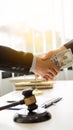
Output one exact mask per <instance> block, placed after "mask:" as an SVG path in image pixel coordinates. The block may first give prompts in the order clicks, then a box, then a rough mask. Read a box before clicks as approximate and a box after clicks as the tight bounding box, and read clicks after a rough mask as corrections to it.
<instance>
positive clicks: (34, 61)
mask: <svg viewBox="0 0 73 130" xmlns="http://www.w3.org/2000/svg"><path fill="white" fill-rule="evenodd" d="M35 66H36V56H34V57H33V61H32V65H31V68H30V72H33V71H34V69H35Z"/></svg>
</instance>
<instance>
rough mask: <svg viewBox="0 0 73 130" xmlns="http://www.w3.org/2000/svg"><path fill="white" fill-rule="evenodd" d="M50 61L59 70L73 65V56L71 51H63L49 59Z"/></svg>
mask: <svg viewBox="0 0 73 130" xmlns="http://www.w3.org/2000/svg"><path fill="white" fill-rule="evenodd" d="M51 60H52V61H53V62H54V63H55V64H56V65H57V66H58V67H60V68H61V69H64V68H67V67H70V66H72V65H73V54H72V51H71V49H67V50H64V51H62V52H60V53H58V54H56V55H55V56H53V57H52V58H51Z"/></svg>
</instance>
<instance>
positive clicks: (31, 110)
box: [0, 88, 51, 123]
mask: <svg viewBox="0 0 73 130" xmlns="http://www.w3.org/2000/svg"><path fill="white" fill-rule="evenodd" d="M32 92H33V89H32V88H29V89H26V90H24V91H22V95H24V98H23V99H22V100H20V101H17V102H14V103H11V104H9V105H5V106H2V107H0V111H1V110H4V109H7V108H9V107H13V106H17V105H22V104H25V105H26V106H27V107H28V108H27V109H28V113H27V114H26V113H25V112H24V113H23V114H22V113H16V114H15V116H14V121H15V122H18V123H36V122H42V121H46V120H49V119H51V114H50V113H49V112H47V111H45V109H44V111H42V110H41V109H42V108H41V109H40V110H39V111H36V110H37V108H38V105H37V104H36V98H35V95H34V94H33V93H32Z"/></svg>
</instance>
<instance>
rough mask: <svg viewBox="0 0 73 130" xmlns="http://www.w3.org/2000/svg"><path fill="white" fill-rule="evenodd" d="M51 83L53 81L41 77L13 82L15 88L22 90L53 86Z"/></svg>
mask: <svg viewBox="0 0 73 130" xmlns="http://www.w3.org/2000/svg"><path fill="white" fill-rule="evenodd" d="M53 84H54V81H44V80H41V79H25V80H23V81H20V82H15V83H14V85H15V89H16V90H23V89H26V88H33V89H34V88H36V89H51V88H53Z"/></svg>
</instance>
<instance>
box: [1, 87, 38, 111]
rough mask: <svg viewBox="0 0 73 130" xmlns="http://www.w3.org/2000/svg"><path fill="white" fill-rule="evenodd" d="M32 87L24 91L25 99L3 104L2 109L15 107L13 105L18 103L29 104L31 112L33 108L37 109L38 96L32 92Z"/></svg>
mask: <svg viewBox="0 0 73 130" xmlns="http://www.w3.org/2000/svg"><path fill="white" fill-rule="evenodd" d="M32 91H33V90H32V89H31V88H30V89H26V90H24V91H22V95H24V99H22V100H20V101H17V102H14V103H11V104H8V105H5V106H2V107H0V111H1V110H4V109H7V108H9V107H13V106H17V105H22V104H25V105H26V106H28V110H29V112H32V111H33V110H35V109H37V107H38V105H37V104H36V98H35V95H34V94H33V93H32Z"/></svg>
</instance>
